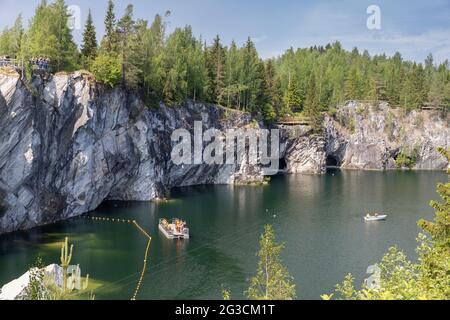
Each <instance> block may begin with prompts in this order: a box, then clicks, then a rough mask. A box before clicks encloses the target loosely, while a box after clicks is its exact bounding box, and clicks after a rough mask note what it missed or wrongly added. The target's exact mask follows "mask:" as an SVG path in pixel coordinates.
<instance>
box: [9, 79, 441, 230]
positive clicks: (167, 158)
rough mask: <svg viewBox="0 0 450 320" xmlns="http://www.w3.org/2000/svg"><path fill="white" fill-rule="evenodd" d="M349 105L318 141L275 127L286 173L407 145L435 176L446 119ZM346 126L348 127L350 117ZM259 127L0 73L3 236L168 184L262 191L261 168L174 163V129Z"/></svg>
mask: <svg viewBox="0 0 450 320" xmlns="http://www.w3.org/2000/svg"><path fill="white" fill-rule="evenodd" d="M359 108H361V107H360V106H358V105H356V104H352V103H350V104H348V105H346V106H344V107H342V108H340V109H339V111H338V113H337V115H336V117H335V118H330V117H326V118H325V120H324V130H323V132H324V133H323V134H322V135H313V134H311V132H310V129H309V128H307V127H288V128H280V138H281V139H280V153H281V155H280V156H281V158H282V161H281V164H282V166H283V169H285V172H287V173H306V174H321V173H324V172H325V170H326V164H327V160H329V159H330V158H332V159H334V160H335V161H336V162H337V163H338V164H339V165H341V166H342V167H343V168H359V169H381V170H383V169H390V168H393V167H394V166H395V163H394V162H395V161H394V160H395V158H396V157H397V155H398V154H399V152H400V151H401V150H403V149H405V148H407V147H411V148H414V149H415V150H416V152H417V155H418V156H417V162H416V165H415V168H417V169H444V168H446V167H447V166H448V162H447V161H446V159H444V158H443V157H442V156H441V155H440V154H439V153H437V151H436V148H437V147H439V146H442V147H448V141H447V137H448V136H449V129H448V119H442V118H439V117H438V116H436V115H434V114H432V113H425V112H422V113H418V112H412V113H410V114H408V115H405V114H402V113H400V112H399V110H392V109H390V108H388V106H386V105H380V106H378V107H377V108H375V107H367V110H368V111H364V112H363V111H361V110H360V109H359ZM349 119H352V120H349ZM195 121H200V122H201V123H202V128H203V129H204V130H207V129H211V128H216V129H218V130H221V131H225V130H229V129H241V128H261V127H262V124H261V123H259V122H258V121H256V120H255V119H253V118H252V117H251V116H250V115H249V114H246V113H241V112H231V111H229V110H226V109H224V108H221V107H218V106H214V105H207V104H201V103H196V104H194V103H186V104H184V105H183V106H178V107H171V108H169V107H166V106H164V105H161V106H160V107H159V108H158V109H149V108H147V107H146V106H145V105H144V103H143V102H142V101H141V100H140V99H138V98H137V97H136V96H135V95H133V94H130V93H127V92H126V91H125V90H123V89H121V88H119V87H117V88H114V89H110V88H105V87H102V86H100V85H98V84H96V83H95V82H94V81H92V79H90V78H89V77H88V76H86V75H83V74H81V73H79V72H76V73H73V74H68V75H55V76H50V77H48V78H45V79H44V78H42V77H40V76H36V77H34V78H33V80H32V83H31V84H25V83H23V82H22V81H21V80H20V79H19V78H18V76H17V77H16V76H13V75H3V74H0V128H1V130H0V234H1V233H5V232H12V231H15V230H21V229H28V228H31V227H34V226H38V225H42V224H47V223H51V222H55V221H58V220H62V219H67V218H70V217H74V216H77V215H80V214H83V213H86V212H89V211H92V210H95V209H96V208H97V207H98V206H99V205H100V204H101V203H102V202H103V201H105V200H124V201H131V200H136V201H149V200H154V199H158V198H163V197H165V196H166V195H167V193H168V191H169V190H170V189H171V188H173V187H177V186H191V185H200V184H249V183H261V182H263V180H264V170H263V169H262V168H261V167H260V166H259V165H250V164H247V163H245V162H243V161H236V163H235V164H230V165H227V164H218V165H207V164H200V165H175V164H174V163H173V162H172V160H171V152H172V148H173V147H174V145H175V144H176V142H173V141H172V139H171V136H172V133H173V131H174V130H175V129H186V130H188V131H189V132H191V133H192V132H193V131H194V123H195Z"/></svg>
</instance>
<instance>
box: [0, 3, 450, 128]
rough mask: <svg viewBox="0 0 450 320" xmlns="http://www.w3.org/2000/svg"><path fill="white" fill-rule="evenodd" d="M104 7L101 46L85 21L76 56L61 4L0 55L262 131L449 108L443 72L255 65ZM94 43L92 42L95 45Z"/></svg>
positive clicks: (315, 61)
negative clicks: (82, 74) (230, 114)
mask: <svg viewBox="0 0 450 320" xmlns="http://www.w3.org/2000/svg"><path fill="white" fill-rule="evenodd" d="M116 14H117V13H116V12H115V9H114V3H113V2H112V1H109V5H108V9H107V12H106V13H105V20H104V24H105V34H104V35H103V37H102V38H101V41H100V43H98V42H97V34H96V30H95V27H94V23H93V20H92V15H91V13H89V15H88V17H87V21H86V23H85V27H84V33H83V43H82V44H81V47H80V48H78V47H77V45H76V44H75V42H74V40H73V37H72V33H71V30H70V28H69V27H68V24H67V22H68V19H69V18H70V17H69V16H68V14H67V6H66V4H65V2H64V0H56V1H55V2H53V3H47V1H45V0H43V1H42V2H41V4H40V5H39V6H38V7H37V8H36V11H35V14H34V16H33V18H32V19H31V20H30V21H29V25H28V27H24V23H23V21H22V18H21V16H19V17H18V18H17V20H16V23H15V24H14V26H12V27H10V28H6V29H4V30H3V32H2V33H1V36H0V54H2V55H9V56H12V57H16V58H17V59H21V60H22V61H29V60H30V59H32V58H33V57H36V56H44V57H46V58H48V59H50V61H51V69H52V71H53V72H59V71H67V72H69V71H74V70H77V69H84V70H87V71H89V72H91V73H92V74H93V75H94V76H95V77H96V79H97V80H98V81H99V82H102V83H104V84H106V85H108V86H111V87H112V86H115V85H118V84H122V85H124V86H126V87H127V88H128V89H129V90H133V91H136V92H139V93H140V94H142V96H143V97H144V99H145V101H146V102H147V103H148V105H149V106H157V105H158V104H159V103H160V102H164V103H166V104H167V105H169V106H174V105H177V104H180V103H182V102H184V101H186V100H188V99H190V100H194V101H202V102H209V103H214V104H220V105H223V106H226V107H229V108H233V109H238V110H242V111H248V112H252V113H254V114H261V115H262V116H263V117H264V119H265V120H266V121H268V122H271V121H274V120H276V119H277V118H279V117H284V116H286V115H291V114H293V113H300V112H303V114H305V115H306V116H314V115H315V114H318V113H320V112H326V111H329V110H331V109H333V108H334V107H336V106H337V105H338V104H340V103H343V102H345V101H347V100H371V101H378V100H380V101H381V100H382V101H387V102H389V103H390V105H391V106H393V107H401V108H405V109H407V110H413V109H419V108H422V107H424V106H427V107H432V108H436V109H441V110H443V111H446V110H447V109H448V108H449V106H450V64H449V61H445V62H443V63H440V64H436V63H435V62H434V61H433V56H432V55H431V54H430V55H429V56H428V58H427V59H426V61H424V63H417V62H411V61H405V60H404V59H403V58H402V56H401V54H400V53H396V54H395V55H394V56H392V57H388V56H386V55H375V56H371V55H370V54H369V53H368V52H367V51H364V52H360V51H359V50H358V49H357V48H354V49H353V50H352V51H351V52H349V51H346V50H344V49H343V47H342V45H341V44H340V43H339V42H335V43H331V44H328V45H326V46H318V47H317V46H315V47H311V48H303V49H294V48H290V49H288V50H287V51H286V52H285V53H284V54H283V55H281V56H279V57H276V58H273V59H267V60H263V59H261V57H260V56H259V54H258V52H257V50H256V48H255V44H254V43H253V42H252V39H251V38H250V37H249V38H248V40H247V41H246V42H245V43H243V44H238V43H235V42H232V43H230V44H224V43H222V42H221V39H220V36H217V37H216V38H215V39H214V40H213V42H212V43H206V42H205V41H203V40H202V39H201V38H197V37H196V36H195V35H194V32H193V30H192V29H191V27H190V26H186V27H184V28H176V29H175V30H174V31H173V32H172V33H171V34H168V33H167V31H166V27H167V20H168V19H169V17H170V12H166V14H165V15H156V17H155V18H154V20H153V21H151V22H150V21H147V20H141V19H138V20H135V19H134V17H133V6H132V5H129V6H128V7H127V8H126V10H125V12H124V13H123V15H122V16H117V15H116ZM99 39H100V37H99Z"/></svg>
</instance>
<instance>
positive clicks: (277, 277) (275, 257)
mask: <svg viewBox="0 0 450 320" xmlns="http://www.w3.org/2000/svg"><path fill="white" fill-rule="evenodd" d="M259 245H260V251H259V253H258V257H259V259H260V260H259V263H258V271H257V273H256V276H254V277H253V278H251V280H250V286H249V288H248V290H247V291H246V295H247V297H248V298H249V299H250V300H293V299H295V297H296V293H295V284H293V278H292V277H291V276H290V275H289V272H288V271H287V269H286V268H285V267H284V266H283V265H282V263H281V260H280V254H281V251H282V250H283V249H284V245H283V244H281V245H278V244H277V243H276V241H275V234H274V232H273V227H272V226H270V225H267V226H266V227H265V228H264V234H263V235H262V236H261V240H260V241H259Z"/></svg>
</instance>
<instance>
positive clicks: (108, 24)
mask: <svg viewBox="0 0 450 320" xmlns="http://www.w3.org/2000/svg"><path fill="white" fill-rule="evenodd" d="M101 45H102V49H103V50H104V51H106V52H107V53H113V52H117V50H118V35H117V30H116V15H115V13H114V2H113V1H112V0H109V1H108V9H107V11H106V17H105V35H104V37H103V40H102V44H101Z"/></svg>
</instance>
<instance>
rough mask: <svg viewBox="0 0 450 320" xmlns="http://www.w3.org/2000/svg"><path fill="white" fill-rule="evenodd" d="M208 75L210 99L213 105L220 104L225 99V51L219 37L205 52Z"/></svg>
mask: <svg viewBox="0 0 450 320" xmlns="http://www.w3.org/2000/svg"><path fill="white" fill-rule="evenodd" d="M206 63H207V65H208V75H209V83H210V88H209V89H210V92H209V94H210V99H211V102H213V103H218V104H222V103H223V102H224V101H225V99H226V94H225V90H224V89H225V72H226V51H225V49H224V47H223V46H222V44H221V43H220V37H219V36H217V37H216V38H215V39H214V42H213V45H212V46H211V48H209V49H208V51H207V61H206Z"/></svg>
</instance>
